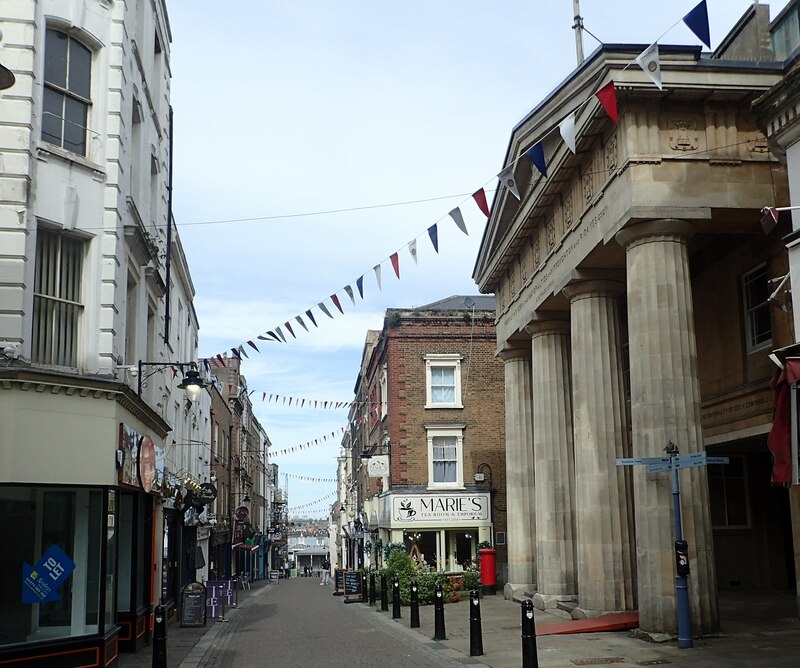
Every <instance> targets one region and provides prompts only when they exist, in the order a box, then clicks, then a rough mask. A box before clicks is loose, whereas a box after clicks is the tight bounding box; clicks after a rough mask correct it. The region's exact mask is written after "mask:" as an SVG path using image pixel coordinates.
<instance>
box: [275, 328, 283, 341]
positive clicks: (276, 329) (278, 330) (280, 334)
mask: <svg viewBox="0 0 800 668" xmlns="http://www.w3.org/2000/svg"><path fill="white" fill-rule="evenodd" d="M275 331H276V332H277V333H278V336H280V337H281V341H283V342H284V343H286V337H285V336H284V335H283V332H282V331H281V328H280V327H276V328H275Z"/></svg>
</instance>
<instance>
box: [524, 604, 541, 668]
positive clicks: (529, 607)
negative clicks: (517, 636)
mask: <svg viewBox="0 0 800 668" xmlns="http://www.w3.org/2000/svg"><path fill="white" fill-rule="evenodd" d="M522 668H539V655H538V654H537V652H536V623H535V622H534V621H533V601H531V600H530V599H529V598H528V599H525V600H524V601H523V602H522Z"/></svg>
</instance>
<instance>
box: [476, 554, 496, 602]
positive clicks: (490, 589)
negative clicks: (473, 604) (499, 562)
mask: <svg viewBox="0 0 800 668" xmlns="http://www.w3.org/2000/svg"><path fill="white" fill-rule="evenodd" d="M495 554H497V550H495V549H494V548H491V547H486V548H483V549H481V550H478V555H479V556H480V560H481V585H483V593H484V594H494V593H496V592H497V576H496V575H495Z"/></svg>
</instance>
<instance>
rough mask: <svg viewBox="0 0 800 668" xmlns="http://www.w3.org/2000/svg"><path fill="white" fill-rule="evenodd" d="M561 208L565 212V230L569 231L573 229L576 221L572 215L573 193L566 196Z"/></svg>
mask: <svg viewBox="0 0 800 668" xmlns="http://www.w3.org/2000/svg"><path fill="white" fill-rule="evenodd" d="M561 207H562V211H563V212H564V228H565V230H568V229H570V228H571V227H572V222H573V220H574V217H573V215H574V214H573V213H572V193H568V194H567V195H565V196H564V198H563V202H562V205H561Z"/></svg>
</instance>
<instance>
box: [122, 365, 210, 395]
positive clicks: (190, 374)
mask: <svg viewBox="0 0 800 668" xmlns="http://www.w3.org/2000/svg"><path fill="white" fill-rule="evenodd" d="M146 366H147V367H153V370H152V371H150V372H149V373H148V374H147V375H146V376H145V375H144V370H143V367H146ZM195 367H196V364H195V363H194V362H144V361H142V360H139V362H138V363H137V370H138V373H137V376H138V386H137V390H136V393H137V394H138V395H139V397H140V398H141V396H142V387H143V386H144V381H145V380H147V379H148V378H150V376H152V375H153V374H155V373H158V372H159V371H164V370H165V369H172V368H178V369H180V370H181V372H182V373H183V380H181V382H180V384H179V385H178V387H179V388H180V389H181V390H184V391H185V392H186V396H187V397H188V399H189V400H190V401H197V399H198V397H199V396H200V393H201V392H202V391H203V388H205V387H206V382H205V381H204V380H203V379H202V378H201V377H200V373H199V372H198V371H197V369H196V368H195Z"/></svg>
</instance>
